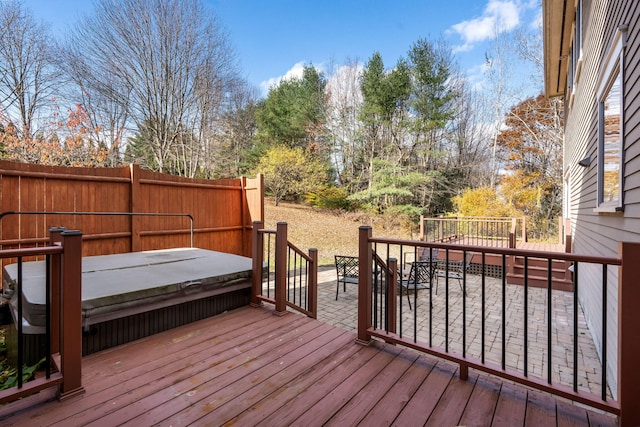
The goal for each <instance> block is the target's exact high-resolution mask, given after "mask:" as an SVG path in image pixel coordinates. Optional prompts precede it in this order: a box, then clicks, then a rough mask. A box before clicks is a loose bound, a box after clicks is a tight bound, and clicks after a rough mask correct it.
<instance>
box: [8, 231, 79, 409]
mask: <svg viewBox="0 0 640 427" xmlns="http://www.w3.org/2000/svg"><path fill="white" fill-rule="evenodd" d="M34 256H44V257H45V266H46V267H45V286H46V291H45V295H46V316H45V319H46V326H45V347H46V349H45V360H44V374H43V375H44V376H40V377H36V379H34V380H33V381H29V382H27V383H23V380H22V377H23V371H24V348H23V341H24V333H23V295H22V293H23V272H22V267H23V258H25V257H34ZM0 258H1V259H5V258H13V259H17V280H16V281H15V283H13V289H12V290H11V292H12V297H11V304H12V305H14V308H15V310H14V311H15V315H14V317H15V320H16V321H15V327H16V329H17V333H18V339H17V341H18V342H17V363H16V364H17V366H16V370H17V374H16V375H17V385H16V386H14V387H12V388H9V389H7V390H3V391H0V404H3V403H6V402H11V401H14V400H17V399H20V398H22V397H25V396H28V395H30V394H33V393H36V392H38V391H41V390H44V389H47V388H49V387H54V386H59V392H58V397H59V398H60V399H66V398H69V397H72V396H76V395H78V394H82V393H84V389H83V387H82V379H81V359H82V313H81V310H82V307H81V304H82V301H81V299H82V284H81V282H82V233H80V232H79V231H67V230H64V229H61V228H56V229H51V230H50V243H49V245H48V246H46V247H39V248H22V249H11V250H1V251H0ZM10 327H14V325H10Z"/></svg>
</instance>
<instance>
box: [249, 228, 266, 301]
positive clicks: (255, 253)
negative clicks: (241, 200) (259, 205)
mask: <svg viewBox="0 0 640 427" xmlns="http://www.w3.org/2000/svg"><path fill="white" fill-rule="evenodd" d="M263 228H264V223H262V222H260V221H253V229H252V231H251V259H252V270H251V306H252V307H260V306H261V305H262V301H260V300H259V299H258V295H260V294H261V292H262V264H263V262H264V260H263V257H264V247H263V241H264V239H263V237H264V235H263V234H262V233H261V232H260V231H261V230H262V229H263Z"/></svg>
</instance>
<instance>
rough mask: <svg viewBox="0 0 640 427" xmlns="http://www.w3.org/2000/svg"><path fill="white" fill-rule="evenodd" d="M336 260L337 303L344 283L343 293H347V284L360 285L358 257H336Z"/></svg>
mask: <svg viewBox="0 0 640 427" xmlns="http://www.w3.org/2000/svg"><path fill="white" fill-rule="evenodd" d="M335 259H336V273H337V280H336V301H337V300H338V294H339V292H340V283H342V288H343V292H346V291H347V283H350V284H355V285H357V284H358V257H357V256H347V255H335Z"/></svg>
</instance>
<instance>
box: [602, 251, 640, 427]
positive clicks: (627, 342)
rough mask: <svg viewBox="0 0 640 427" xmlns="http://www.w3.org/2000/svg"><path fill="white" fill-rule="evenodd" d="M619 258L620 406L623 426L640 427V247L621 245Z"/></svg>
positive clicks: (621, 424)
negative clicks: (639, 284) (639, 403)
mask: <svg viewBox="0 0 640 427" xmlns="http://www.w3.org/2000/svg"><path fill="white" fill-rule="evenodd" d="M618 256H619V257H620V259H622V265H621V266H620V267H619V274H618V402H619V403H620V420H619V421H620V426H621V427H626V426H638V425H640V405H638V396H640V369H638V360H640V328H638V325H640V315H639V312H638V305H639V304H640V286H638V277H640V264H639V263H638V260H639V259H640V243H627V242H620V243H619V244H618ZM603 369H606V366H603Z"/></svg>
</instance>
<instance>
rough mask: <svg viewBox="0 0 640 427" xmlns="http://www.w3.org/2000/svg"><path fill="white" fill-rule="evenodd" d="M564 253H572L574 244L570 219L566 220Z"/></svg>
mask: <svg viewBox="0 0 640 427" xmlns="http://www.w3.org/2000/svg"><path fill="white" fill-rule="evenodd" d="M563 238H564V251H565V252H567V253H570V252H571V250H572V249H571V245H572V244H573V239H572V237H571V220H570V219H569V218H567V219H565V220H564V236H563Z"/></svg>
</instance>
